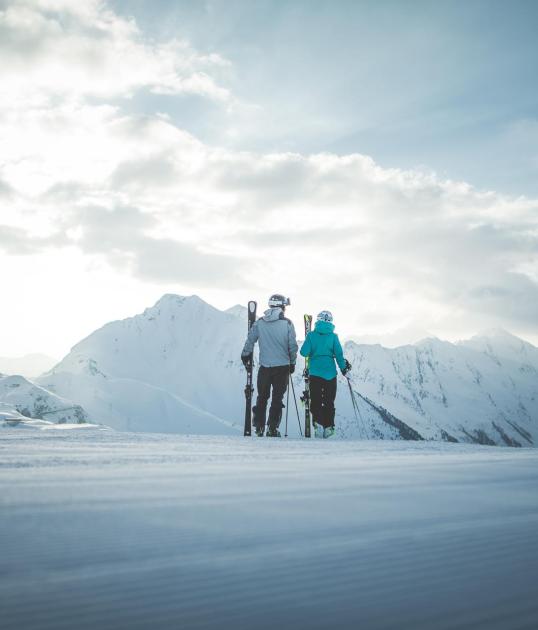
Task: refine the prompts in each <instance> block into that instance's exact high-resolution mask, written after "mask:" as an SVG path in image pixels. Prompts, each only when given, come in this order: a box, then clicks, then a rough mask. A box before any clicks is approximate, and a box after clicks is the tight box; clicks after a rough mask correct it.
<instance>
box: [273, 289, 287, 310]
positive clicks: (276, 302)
mask: <svg viewBox="0 0 538 630" xmlns="http://www.w3.org/2000/svg"><path fill="white" fill-rule="evenodd" d="M290 304H291V302H290V298H287V297H285V296H283V295H280V293H273V295H272V296H271V297H270V298H269V306H271V307H272V308H274V307H276V306H280V307H281V308H283V307H284V306H289V305H290Z"/></svg>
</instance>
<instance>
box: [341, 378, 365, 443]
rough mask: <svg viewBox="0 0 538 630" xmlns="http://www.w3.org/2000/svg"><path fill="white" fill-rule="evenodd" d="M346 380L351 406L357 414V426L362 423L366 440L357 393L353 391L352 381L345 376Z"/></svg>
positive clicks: (363, 430)
mask: <svg viewBox="0 0 538 630" xmlns="http://www.w3.org/2000/svg"><path fill="white" fill-rule="evenodd" d="M344 378H345V379H346V381H347V384H348V387H349V394H350V396H351V404H352V405H353V412H354V413H355V420H356V421H357V424H359V423H360V427H361V429H362V434H363V436H364V439H366V427H365V425H364V422H363V420H362V415H361V412H360V409H359V405H358V403H357V400H356V399H355V392H354V391H353V387H351V381H350V380H349V377H348V376H345V377H344Z"/></svg>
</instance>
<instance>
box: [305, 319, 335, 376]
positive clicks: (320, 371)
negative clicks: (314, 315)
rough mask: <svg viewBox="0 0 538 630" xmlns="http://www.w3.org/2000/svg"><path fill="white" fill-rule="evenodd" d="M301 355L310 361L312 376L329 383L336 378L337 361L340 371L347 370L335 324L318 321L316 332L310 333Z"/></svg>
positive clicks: (315, 327)
mask: <svg viewBox="0 0 538 630" xmlns="http://www.w3.org/2000/svg"><path fill="white" fill-rule="evenodd" d="M301 355H302V356H303V357H305V358H309V359H310V368H309V371H310V374H311V375H312V376H320V377H321V378H324V379H325V380H327V381H330V380H332V379H333V378H335V377H336V366H335V364H334V362H335V360H336V362H337V363H338V367H339V368H340V370H343V369H345V367H346V361H345V359H344V352H343V350H342V346H341V345H340V340H339V339H338V335H337V334H336V333H335V332H334V324H331V323H330V322H324V321H318V322H316V325H315V326H314V330H312V331H311V332H309V333H308V335H307V336H306V339H305V340H304V343H303V345H302V347H301Z"/></svg>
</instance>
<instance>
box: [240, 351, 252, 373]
mask: <svg viewBox="0 0 538 630" xmlns="http://www.w3.org/2000/svg"><path fill="white" fill-rule="evenodd" d="M241 361H243V365H244V366H245V367H246V368H247V369H248V368H249V367H250V366H251V365H252V353H251V354H242V355H241Z"/></svg>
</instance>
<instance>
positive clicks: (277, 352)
mask: <svg viewBox="0 0 538 630" xmlns="http://www.w3.org/2000/svg"><path fill="white" fill-rule="evenodd" d="M289 304H290V300H289V298H286V297H284V296H283V295H280V294H277V293H275V294H274V295H272V296H271V297H270V298H269V308H268V309H267V310H266V311H265V313H264V315H263V317H261V318H260V319H258V320H257V321H256V322H255V323H254V324H253V325H252V327H251V329H250V331H249V334H248V337H247V340H246V342H245V345H244V347H243V352H242V353H241V360H242V361H243V363H244V365H245V366H247V365H248V363H249V362H250V361H252V354H253V352H254V344H255V343H256V342H258V343H259V344H260V368H259V370H258V380H257V390H258V395H257V398H256V405H255V407H254V409H253V411H254V420H253V421H254V428H255V431H256V435H257V436H258V437H261V436H263V434H264V431H265V417H266V411H267V403H268V401H269V396H270V395H271V388H272V395H271V406H270V408H269V420H268V422H267V437H280V432H279V430H278V427H279V426H280V420H281V418H282V408H283V404H282V399H283V398H284V394H285V392H286V388H287V386H288V378H289V374H290V373H291V374H293V371H294V370H295V362H296V360H297V349H298V346H297V339H296V337H295V328H294V326H293V323H292V322H291V320H289V319H288V318H287V317H285V315H284V312H285V310H286V306H288V305H289Z"/></svg>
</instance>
